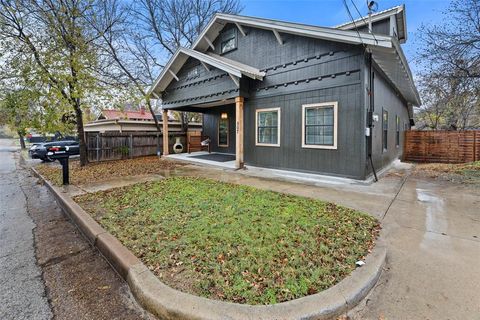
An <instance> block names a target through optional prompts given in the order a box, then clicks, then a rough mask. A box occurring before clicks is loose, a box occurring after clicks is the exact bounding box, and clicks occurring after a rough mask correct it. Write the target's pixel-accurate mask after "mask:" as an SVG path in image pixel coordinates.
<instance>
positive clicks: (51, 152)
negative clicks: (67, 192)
mask: <svg viewBox="0 0 480 320" xmlns="http://www.w3.org/2000/svg"><path fill="white" fill-rule="evenodd" d="M69 156H70V154H69V153H68V146H52V147H50V148H48V149H47V157H48V158H50V159H52V160H58V162H60V164H61V165H62V173H63V184H64V185H66V184H69V183H70V181H69V180H70V179H69V172H68V157H69Z"/></svg>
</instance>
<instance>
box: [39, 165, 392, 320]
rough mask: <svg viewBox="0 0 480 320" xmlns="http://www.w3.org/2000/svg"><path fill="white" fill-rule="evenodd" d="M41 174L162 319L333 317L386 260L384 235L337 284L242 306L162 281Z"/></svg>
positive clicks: (365, 288) (355, 299) (367, 286)
mask: <svg viewBox="0 0 480 320" xmlns="http://www.w3.org/2000/svg"><path fill="white" fill-rule="evenodd" d="M32 171H33V172H34V174H35V175H36V176H37V177H39V178H40V179H41V180H42V181H43V183H44V184H45V185H46V186H47V188H48V189H49V190H50V191H51V192H52V194H53V195H54V196H55V197H56V199H57V202H58V204H59V205H60V207H61V208H62V209H63V210H64V211H65V212H66V213H67V215H68V216H69V217H70V218H71V219H72V221H73V222H74V223H75V224H76V225H77V227H78V228H79V229H80V231H81V232H82V233H83V234H84V235H85V237H86V238H87V239H88V241H89V242H90V243H91V244H92V245H94V246H96V247H97V248H98V250H99V251H100V252H101V253H102V255H103V256H104V257H105V259H106V260H107V261H108V262H109V263H110V264H111V265H112V267H113V268H114V269H115V270H116V271H117V272H118V273H119V274H120V275H121V276H122V277H123V278H124V279H125V280H126V281H127V282H128V285H129V286H130V289H131V290H132V293H133V295H134V296H135V298H136V299H137V301H138V302H139V303H140V304H141V305H142V306H143V307H144V308H145V309H146V310H148V311H149V312H151V313H153V314H155V315H156V316H158V317H160V318H162V319H202V320H203V319H211V320H217V319H218V320H220V319H232V320H234V319H235V320H236V319H238V320H245V319H252V320H253V319H262V320H267V319H272V320H273V319H302V320H307V319H312V320H313V319H315V320H321V319H331V318H332V317H335V316H338V315H341V314H342V313H344V312H346V311H347V310H350V309H352V308H353V307H354V306H355V305H356V304H358V303H359V302H360V301H361V300H362V299H363V298H365V296H366V295H367V294H368V293H369V292H370V290H371V289H372V288H373V287H374V286H375V284H376V283H377V281H378V278H379V277H380V274H381V273H382V270H383V267H384V265H385V260H386V252H387V251H386V246H385V244H384V242H383V240H382V239H381V238H380V239H378V240H377V242H376V245H375V248H374V249H373V251H372V253H371V254H369V255H368V256H367V258H366V260H365V262H366V264H365V265H364V266H362V267H361V268H357V269H356V270H354V271H353V272H352V274H351V275H349V276H348V277H346V278H345V279H343V280H342V281H341V282H339V283H338V284H336V285H335V286H333V287H331V288H329V289H327V290H325V291H322V292H319V293H317V294H313V295H310V296H307V297H303V298H300V299H295V300H292V301H288V302H282V303H278V304H274V305H257V306H252V305H242V304H237V303H230V302H223V301H217V300H211V299H207V298H202V297H198V296H194V295H191V294H188V293H184V292H181V291H178V290H175V289H173V288H171V287H169V286H167V285H165V284H164V283H162V282H161V281H160V280H159V279H158V278H157V277H156V276H155V275H154V274H153V273H152V272H150V270H149V269H148V268H147V267H146V266H145V265H144V264H143V263H142V262H141V261H140V260H139V259H138V258H137V257H135V256H134V255H133V254H132V253H131V252H130V251H129V250H128V249H127V248H126V247H124V246H123V245H122V244H121V243H120V242H119V241H118V240H117V239H116V238H115V237H114V236H112V235H111V234H110V233H108V232H107V231H105V230H104V229H103V228H102V227H101V226H100V225H99V224H98V223H97V222H96V221H95V220H94V219H93V218H92V217H91V216H90V215H89V214H88V213H86V212H85V211H84V210H83V209H82V208H81V207H80V206H79V205H78V204H77V203H75V202H74V201H73V200H72V199H71V198H70V197H69V196H68V195H67V194H66V193H65V192H63V191H62V190H61V189H60V188H58V187H55V186H54V185H52V184H51V183H50V182H49V181H47V180H46V179H45V178H43V177H42V176H41V175H40V174H39V173H38V172H37V171H36V170H35V168H32Z"/></svg>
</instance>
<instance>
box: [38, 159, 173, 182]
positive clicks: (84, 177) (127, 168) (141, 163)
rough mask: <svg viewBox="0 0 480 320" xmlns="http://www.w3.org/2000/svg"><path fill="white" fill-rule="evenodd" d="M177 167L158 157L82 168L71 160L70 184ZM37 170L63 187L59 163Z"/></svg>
mask: <svg viewBox="0 0 480 320" xmlns="http://www.w3.org/2000/svg"><path fill="white" fill-rule="evenodd" d="M177 166H181V164H178V163H176V162H174V161H171V160H166V159H163V158H158V157H157V156H149V157H139V158H133V159H125V160H116V161H105V162H96V163H89V164H88V165H87V166H85V167H81V166H80V163H79V161H76V160H71V161H70V183H71V184H73V185H85V184H88V183H92V182H97V181H102V180H109V179H113V178H116V177H129V176H140V175H151V174H161V173H163V172H164V171H165V170H173V169H175V168H176V167H177ZM36 169H37V170H38V171H39V172H40V174H41V175H43V176H44V177H46V178H47V179H48V180H50V181H52V182H53V183H54V184H55V185H61V182H62V180H61V179H62V176H61V175H62V167H61V166H60V165H59V164H58V163H56V162H55V163H49V164H40V165H38V166H37V167H36Z"/></svg>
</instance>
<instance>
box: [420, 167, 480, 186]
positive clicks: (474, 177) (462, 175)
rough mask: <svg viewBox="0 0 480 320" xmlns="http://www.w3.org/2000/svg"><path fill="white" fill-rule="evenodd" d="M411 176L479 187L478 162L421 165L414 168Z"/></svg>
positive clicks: (479, 172)
mask: <svg viewBox="0 0 480 320" xmlns="http://www.w3.org/2000/svg"><path fill="white" fill-rule="evenodd" d="M413 174H414V175H417V176H420V177H429V178H433V179H438V180H446V181H451V182H456V183H467V184H472V185H477V186H480V161H476V162H470V163H460V164H446V163H421V164H417V165H416V166H415V169H414V170H413Z"/></svg>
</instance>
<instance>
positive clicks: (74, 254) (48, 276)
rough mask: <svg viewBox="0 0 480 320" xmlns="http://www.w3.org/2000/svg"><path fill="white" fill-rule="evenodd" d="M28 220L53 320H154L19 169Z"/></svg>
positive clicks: (39, 187)
mask: <svg viewBox="0 0 480 320" xmlns="http://www.w3.org/2000/svg"><path fill="white" fill-rule="evenodd" d="M19 172H21V173H19V175H21V177H22V179H21V181H22V188H23V189H24V191H25V194H26V195H27V207H28V212H29V215H30V216H31V217H32V219H33V221H34V222H35V224H36V228H35V229H34V239H35V246H36V258H37V262H38V265H39V266H40V267H41V269H42V277H43V280H44V282H45V286H46V287H47V296H48V300H49V303H50V305H51V308H52V311H53V313H54V315H55V319H72V320H73V319H75V320H77V319H99V320H101V319H127V320H130V319H132V320H133V319H148V320H153V319H155V318H154V317H153V316H151V315H150V314H148V313H147V312H146V311H145V310H143V309H142V308H141V307H140V306H139V305H138V304H137V303H136V301H135V300H134V299H133V297H132V296H131V294H130V290H129V288H128V285H127V284H126V283H125V282H124V281H123V280H122V279H121V278H120V277H119V276H118V275H117V274H116V273H115V271H114V270H113V269H112V268H111V267H110V265H109V264H108V263H107V262H106V261H105V260H104V259H103V257H102V256H101V255H100V254H99V252H98V251H97V250H96V249H94V248H92V247H91V246H90V245H89V244H88V242H87V241H86V240H85V239H84V238H83V236H82V235H81V234H80V233H79V232H78V230H77V228H76V227H75V226H74V225H73V224H72V223H71V222H70V220H68V218H67V217H66V216H65V215H64V214H63V212H62V211H61V209H60V208H59V207H57V205H56V202H55V200H54V198H53V196H52V195H51V194H50V193H49V192H48V191H47V189H46V188H45V187H43V186H42V185H40V184H38V183H37V182H36V179H34V178H33V177H32V176H31V175H30V174H29V172H28V171H27V170H21V171H20V170H19Z"/></svg>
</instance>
